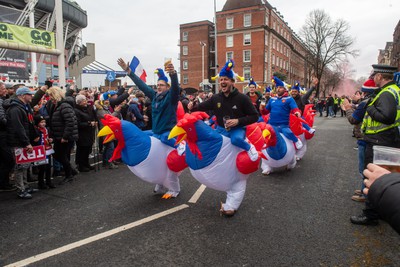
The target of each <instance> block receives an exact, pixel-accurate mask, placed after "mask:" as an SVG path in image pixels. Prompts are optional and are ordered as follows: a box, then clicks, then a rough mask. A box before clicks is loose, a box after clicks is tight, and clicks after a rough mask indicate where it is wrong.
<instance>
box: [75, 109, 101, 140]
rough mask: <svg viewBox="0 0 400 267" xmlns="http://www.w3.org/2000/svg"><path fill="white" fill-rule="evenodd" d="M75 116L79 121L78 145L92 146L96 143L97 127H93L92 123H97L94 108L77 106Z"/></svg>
mask: <svg viewBox="0 0 400 267" xmlns="http://www.w3.org/2000/svg"><path fill="white" fill-rule="evenodd" d="M75 114H76V118H77V120H78V133H79V138H78V142H77V145H78V146H92V144H93V142H94V130H95V127H92V126H91V124H90V122H91V121H97V119H96V116H95V113H94V110H93V107H92V106H87V107H82V106H79V105H77V106H76V107H75Z"/></svg>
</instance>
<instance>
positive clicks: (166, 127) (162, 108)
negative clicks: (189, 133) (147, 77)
mask: <svg viewBox="0 0 400 267" xmlns="http://www.w3.org/2000/svg"><path fill="white" fill-rule="evenodd" d="M129 77H130V78H131V79H132V81H133V82H134V83H135V84H136V85H137V87H138V88H139V90H141V91H142V92H143V93H144V94H145V95H146V96H147V97H148V98H150V99H151V110H152V130H153V133H155V134H162V133H165V132H168V131H171V129H172V128H173V127H174V126H175V125H176V123H177V121H176V109H177V107H178V101H179V94H180V88H179V83H178V75H177V74H176V73H175V74H172V75H170V78H171V87H170V89H169V90H168V91H165V92H163V93H161V94H158V93H157V92H156V91H154V90H153V88H151V87H149V86H148V85H147V84H145V83H144V82H143V81H142V80H141V79H140V78H139V77H138V76H137V75H135V74H134V73H133V72H132V71H131V73H130V74H129Z"/></svg>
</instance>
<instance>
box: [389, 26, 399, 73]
mask: <svg viewBox="0 0 400 267" xmlns="http://www.w3.org/2000/svg"><path fill="white" fill-rule="evenodd" d="M392 49H393V50H392V55H391V56H392V58H391V64H390V65H392V66H397V69H398V70H399V71H400V20H399V22H398V23H397V26H396V28H395V29H394V33H393V48H392Z"/></svg>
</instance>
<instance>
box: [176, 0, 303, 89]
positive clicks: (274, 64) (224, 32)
mask: <svg viewBox="0 0 400 267" xmlns="http://www.w3.org/2000/svg"><path fill="white" fill-rule="evenodd" d="M216 22H217V23H216V28H217V51H216V52H217V54H216V56H217V61H218V62H217V66H219V67H222V66H223V65H224V64H225V62H226V61H227V60H228V59H231V58H233V59H234V61H235V68H234V71H235V72H236V73H238V74H239V75H241V76H244V77H245V81H244V82H237V83H236V87H238V88H239V89H241V90H242V89H243V88H244V87H245V86H246V85H247V84H248V80H249V78H250V77H253V78H254V80H255V81H256V82H257V83H258V84H259V85H260V86H262V87H264V86H266V85H267V84H270V82H271V77H272V75H273V73H275V72H279V73H281V74H283V75H285V76H286V77H287V78H286V82H287V83H290V84H293V83H294V82H295V81H299V82H300V84H306V85H308V78H307V77H309V75H310V74H309V73H310V71H309V70H308V65H307V64H306V62H307V61H306V59H307V50H306V48H305V46H304V44H303V43H302V41H301V39H300V38H299V37H298V36H297V35H296V34H295V33H294V32H293V30H292V29H291V28H290V27H289V25H288V24H287V22H285V21H284V18H283V15H281V14H280V12H279V11H277V10H276V8H274V7H272V6H271V5H270V4H269V3H268V2H267V1H265V0H227V1H226V3H225V5H224V7H223V9H222V10H221V11H219V12H217V14H216ZM214 28H215V25H214V24H213V23H211V22H209V21H200V22H194V23H188V24H182V25H181V27H180V30H181V33H180V35H181V39H180V50H181V52H180V60H181V66H180V67H181V81H182V84H183V87H184V88H185V87H194V88H199V85H200V83H201V82H202V77H201V73H202V71H201V69H202V45H201V44H200V42H206V46H205V47H204V48H206V49H205V50H206V51H207V52H206V53H205V56H204V61H205V62H206V64H205V68H207V70H205V73H206V74H205V76H206V77H205V79H210V78H211V76H213V75H214V73H215V51H214V47H215V46H214V45H215V42H214V40H215V37H214V36H215V33H214Z"/></svg>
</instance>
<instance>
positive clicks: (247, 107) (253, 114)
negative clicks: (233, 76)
mask: <svg viewBox="0 0 400 267" xmlns="http://www.w3.org/2000/svg"><path fill="white" fill-rule="evenodd" d="M195 110H201V111H208V110H213V111H214V114H215V116H216V117H217V123H218V125H220V126H223V125H224V121H223V118H224V116H229V117H230V118H231V119H238V120H239V124H238V126H242V127H243V126H246V125H249V124H252V123H254V122H257V120H258V112H257V110H256V108H255V107H254V106H253V103H251V101H250V98H248V97H247V96H246V95H244V94H242V93H240V92H239V91H238V90H237V89H236V88H233V89H232V91H231V93H230V94H229V95H228V97H226V96H225V94H224V93H223V92H220V93H218V94H215V95H213V96H212V97H211V98H210V99H208V100H206V101H204V102H203V103H200V104H198V106H196V107H195V108H194V109H193V111H195Z"/></svg>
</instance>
